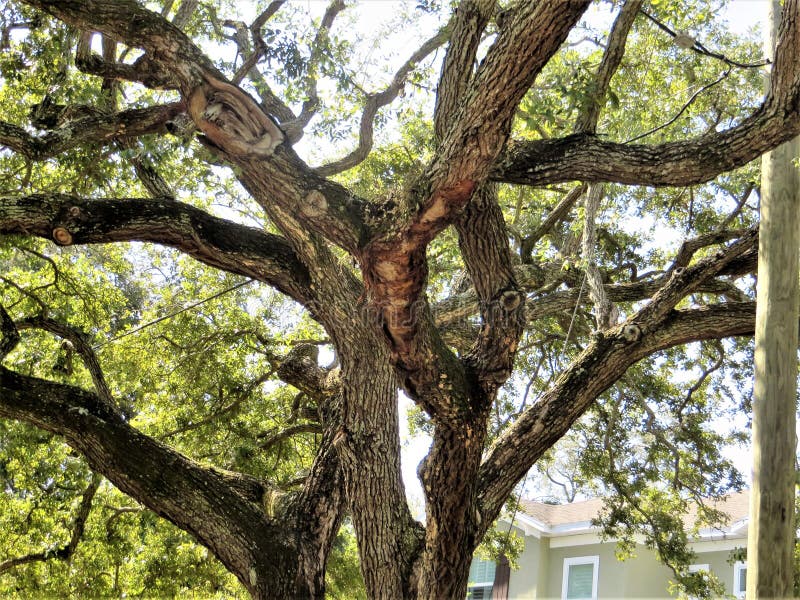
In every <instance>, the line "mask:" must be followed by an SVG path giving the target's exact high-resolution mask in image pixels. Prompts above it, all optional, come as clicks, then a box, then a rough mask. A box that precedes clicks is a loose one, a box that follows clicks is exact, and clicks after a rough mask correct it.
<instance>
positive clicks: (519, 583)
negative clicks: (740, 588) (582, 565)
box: [509, 536, 745, 600]
mask: <svg viewBox="0 0 800 600" xmlns="http://www.w3.org/2000/svg"><path fill="white" fill-rule="evenodd" d="M742 542H743V544H744V543H745V541H744V540H743V541H742ZM614 549H615V544H614V542H608V543H602V544H586V545H580V546H571V547H566V548H550V540H549V539H548V538H541V539H537V538H535V537H533V536H525V549H524V551H523V553H522V554H521V555H520V557H519V559H518V561H517V562H518V563H519V567H520V568H519V569H518V570H512V572H511V580H510V583H509V598H510V599H513V600H545V599H546V600H561V591H562V590H561V585H562V581H563V579H562V578H563V568H564V559H565V558H575V557H582V556H598V557H599V567H598V586H597V588H598V589H597V593H598V598H599V599H601V598H607V599H610V598H665V599H667V598H671V596H670V595H669V592H668V589H669V581H670V580H671V579H674V576H673V574H672V571H670V570H669V569H668V568H667V567H665V566H663V565H662V564H660V563H659V562H658V560H656V558H655V554H654V553H653V551H652V550H648V549H647V548H645V547H644V546H639V547H638V548H637V556H636V557H634V558H631V559H629V560H627V561H618V560H617V558H616V556H615V555H614ZM729 557H730V551H728V550H720V551H714V552H700V553H698V555H697V558H696V560H695V562H697V563H698V564H708V565H709V568H710V569H711V571H712V572H713V573H715V574H716V575H717V577H719V578H720V580H721V581H722V583H723V584H724V585H725V590H726V592H727V593H729V594H730V593H732V590H733V572H734V569H733V564H729V563H728V559H729Z"/></svg>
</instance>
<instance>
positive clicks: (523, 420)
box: [479, 302, 755, 523]
mask: <svg viewBox="0 0 800 600" xmlns="http://www.w3.org/2000/svg"><path fill="white" fill-rule="evenodd" d="M626 326H627V325H622V326H619V327H617V328H615V329H614V330H610V332H609V335H608V336H604V337H602V338H600V339H599V340H597V341H595V342H593V343H592V344H591V345H590V346H589V347H588V348H587V349H586V350H585V351H584V352H583V353H582V354H581V355H580V356H579V357H578V358H577V359H576V360H575V361H574V362H573V363H572V365H570V367H569V368H568V369H567V370H566V371H565V372H564V373H563V374H562V375H561V377H559V378H558V381H557V382H556V383H555V384H554V386H553V387H552V388H551V389H550V390H549V391H548V392H546V393H545V394H544V395H543V396H542V397H541V398H540V399H539V400H538V402H536V404H534V405H532V406H531V407H530V408H528V409H527V410H526V411H525V412H524V413H523V414H522V416H521V417H520V418H519V419H517V421H516V422H515V423H514V424H513V425H512V426H511V427H510V428H508V429H507V430H506V431H505V432H504V433H503V434H502V435H501V436H500V437H499V438H498V439H497V440H496V441H495V443H494V444H493V445H492V447H491V448H490V450H489V453H488V455H487V457H486V459H485V460H484V462H483V464H482V465H481V469H480V484H479V487H480V494H481V500H482V509H483V511H484V517H485V518H487V519H488V520H489V522H490V523H491V521H492V519H494V518H495V517H496V515H497V514H498V513H499V511H500V509H501V508H502V506H503V503H504V502H505V500H506V498H508V495H509V494H510V493H511V491H512V489H513V487H514V485H516V483H517V481H519V480H520V479H521V478H522V477H523V476H524V475H525V473H526V472H527V471H528V469H529V468H530V467H531V466H532V465H533V464H534V463H535V462H536V460H538V459H539V457H541V455H542V454H543V453H544V452H545V451H546V450H547V449H548V448H550V447H551V446H552V445H553V444H554V443H555V442H556V441H557V440H558V439H559V438H560V437H561V436H563V435H564V434H565V433H566V432H567V431H568V430H569V428H570V427H571V426H572V424H573V423H574V422H575V421H576V420H577V419H578V418H579V417H580V416H581V415H582V414H583V413H584V412H585V411H586V409H587V408H588V407H589V406H590V405H591V403H592V402H594V400H595V399H596V398H597V397H598V396H599V395H600V394H601V393H603V392H604V391H605V390H606V389H608V388H609V387H610V386H611V385H612V384H613V383H614V382H615V381H617V380H618V379H620V378H621V377H622V376H623V375H624V374H625V371H626V370H627V369H628V368H629V367H630V366H632V365H633V364H635V363H636V362H638V361H639V360H642V359H643V358H645V357H647V356H650V355H651V354H653V353H655V352H658V351H660V350H664V349H666V348H671V347H673V346H678V345H681V344H686V343H689V342H693V341H700V340H706V339H719V338H724V337H731V336H738V335H750V334H752V333H753V329H754V327H755V304H754V303H733V302H731V303H727V304H719V305H715V306H710V307H705V308H700V309H693V310H674V311H672V312H671V313H669V315H667V317H666V318H665V319H664V320H663V321H662V323H661V327H659V328H658V329H657V330H653V331H651V332H650V333H648V334H646V335H644V337H642V338H640V339H639V340H638V341H636V342H628V341H627V340H625V338H624V337H623V332H624V330H625V327H626Z"/></svg>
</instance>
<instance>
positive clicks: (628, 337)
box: [620, 323, 642, 344]
mask: <svg viewBox="0 0 800 600" xmlns="http://www.w3.org/2000/svg"><path fill="white" fill-rule="evenodd" d="M620 335H621V336H622V339H624V340H625V341H626V342H628V343H629V344H632V343H634V342H638V341H639V340H640V339H642V328H641V327H640V326H639V325H638V323H626V324H625V325H623V326H622V329H621V330H620Z"/></svg>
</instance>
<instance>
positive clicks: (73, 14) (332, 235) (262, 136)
mask: <svg viewBox="0 0 800 600" xmlns="http://www.w3.org/2000/svg"><path fill="white" fill-rule="evenodd" d="M28 3H29V4H31V5H33V6H35V7H37V8H40V9H42V10H45V11H46V12H48V13H50V14H51V15H53V16H55V17H56V18H58V19H61V20H63V21H65V22H67V23H69V24H71V25H73V26H76V27H78V28H80V29H82V30H93V31H100V32H101V33H103V34H104V35H108V36H110V37H113V38H114V39H117V40H119V41H122V42H125V43H127V44H128V45H130V46H132V47H136V48H142V49H144V50H145V52H146V56H147V57H148V60H152V61H155V62H156V63H157V64H158V65H160V66H161V67H162V68H163V69H165V70H166V71H168V72H170V73H171V74H173V75H174V77H175V79H176V81H177V84H176V87H178V88H179V89H180V92H181V94H182V96H183V98H184V100H185V102H186V108H187V110H188V113H189V115H190V116H191V118H192V119H193V121H194V122H195V124H196V125H197V127H198V128H199V130H200V131H201V132H202V133H203V134H204V138H203V139H204V141H205V142H206V143H207V144H208V145H209V146H210V147H211V148H212V149H213V150H214V151H215V152H217V153H218V154H220V155H221V157H222V159H224V160H226V161H227V162H229V163H231V164H232V165H234V166H236V167H238V173H237V174H238V175H239V179H240V181H241V182H242V184H243V185H244V186H245V187H246V188H247V189H248V190H249V191H251V193H252V195H253V197H254V199H255V200H256V201H257V202H259V203H260V204H262V206H264V208H265V209H266V210H267V211H269V212H270V214H271V216H272V217H273V219H274V220H275V222H276V223H277V224H278V225H279V226H280V227H282V228H283V229H284V230H285V231H288V228H289V227H292V226H293V224H291V223H288V222H284V219H283V218H282V217H283V215H284V214H285V215H286V217H287V218H290V219H291V220H294V221H297V222H298V223H299V224H301V226H302V227H304V228H307V229H308V230H310V231H312V232H315V233H317V234H321V235H322V236H323V237H325V238H327V239H328V240H330V241H332V242H333V243H336V244H338V245H340V246H342V247H343V248H345V249H347V250H349V251H351V252H356V251H357V249H358V248H359V247H360V246H361V245H362V244H363V241H364V239H366V238H367V237H368V230H367V227H366V226H365V216H364V206H363V204H362V202H361V200H360V199H358V198H356V197H355V196H353V194H351V193H350V192H349V191H348V190H346V189H345V188H343V187H342V186H340V185H338V184H335V183H333V182H330V181H327V180H326V179H324V178H322V177H320V176H319V175H317V174H316V173H314V172H313V171H312V170H311V169H310V168H309V167H308V166H307V165H306V164H305V163H303V161H302V160H300V158H299V157H298V156H297V155H296V154H295V153H294V152H293V151H292V150H291V148H290V147H289V146H288V145H287V144H285V143H284V142H285V141H286V135H285V133H283V132H282V131H281V130H280V128H279V127H278V126H277V125H276V123H275V121H274V120H273V119H272V118H271V117H270V116H269V115H267V114H266V113H264V112H263V110H262V109H261V107H260V106H259V105H258V104H257V103H256V102H255V100H253V98H252V97H250V96H249V95H248V94H247V93H245V92H244V91H242V90H241V89H239V88H238V87H236V86H233V85H231V84H230V83H228V82H227V81H226V80H225V78H224V76H223V75H222V74H221V73H220V72H219V71H218V70H217V69H216V68H215V67H214V66H213V64H212V63H211V61H210V60H209V59H208V57H206V56H205V55H204V54H203V53H202V51H201V50H200V49H199V48H197V47H196V46H195V45H194V44H193V43H192V41H191V40H190V39H189V38H188V37H187V36H186V35H185V34H184V33H183V32H181V31H180V30H179V29H178V28H177V27H175V26H174V25H173V24H172V23H169V22H168V21H166V20H165V19H164V18H163V17H162V16H161V15H159V14H158V13H154V12H150V11H148V10H146V9H144V8H142V7H141V6H140V5H139V4H138V3H136V2H134V1H132V0H121V1H116V0H115V1H111V0H88V1H86V2H81V3H70V2H58V1H56V0H30V1H29V2H28ZM267 191H269V193H268V192H267ZM277 208H279V209H280V210H276V209H277ZM289 237H291V236H289ZM295 249H296V250H301V248H300V246H296V248H295Z"/></svg>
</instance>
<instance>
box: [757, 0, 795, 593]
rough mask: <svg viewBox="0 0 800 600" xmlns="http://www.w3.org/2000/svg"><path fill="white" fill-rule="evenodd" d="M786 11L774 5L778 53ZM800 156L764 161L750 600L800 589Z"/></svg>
mask: <svg viewBox="0 0 800 600" xmlns="http://www.w3.org/2000/svg"><path fill="white" fill-rule="evenodd" d="M780 10H781V8H780V3H779V2H778V0H773V2H772V3H771V5H770V25H771V27H770V29H771V30H772V31H771V35H770V36H769V40H768V42H767V43H768V46H767V49H768V50H769V51H770V52H769V53H770V54H771V53H772V52H771V50H772V48H773V46H774V42H775V38H776V31H775V30H776V28H777V24H778V21H779V15H780ZM797 150H798V144H797V140H794V141H791V142H788V143H786V144H784V145H783V146H780V147H779V148H777V149H775V150H773V151H772V152H769V153H768V154H765V155H764V157H763V160H762V172H761V233H760V239H759V251H758V288H757V305H756V306H757V308H756V354H755V390H754V399H753V486H752V492H751V497H750V526H749V532H748V540H747V555H748V559H747V567H748V568H747V597H748V598H784V597H788V596H791V592H792V584H793V569H794V552H793V550H794V536H795V530H794V494H795V467H794V461H795V445H796V439H795V420H796V417H795V412H796V407H795V402H796V387H797V320H798V305H797V301H798V248H800V190H799V189H798V186H800V178H798V173H797V169H796V168H795V167H794V165H793V164H792V161H793V159H795V158H796V157H797V154H798V152H797Z"/></svg>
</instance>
